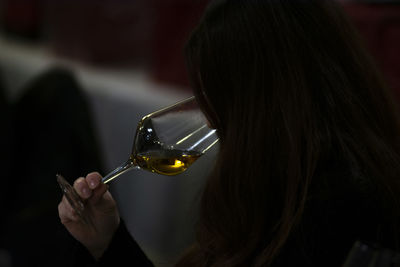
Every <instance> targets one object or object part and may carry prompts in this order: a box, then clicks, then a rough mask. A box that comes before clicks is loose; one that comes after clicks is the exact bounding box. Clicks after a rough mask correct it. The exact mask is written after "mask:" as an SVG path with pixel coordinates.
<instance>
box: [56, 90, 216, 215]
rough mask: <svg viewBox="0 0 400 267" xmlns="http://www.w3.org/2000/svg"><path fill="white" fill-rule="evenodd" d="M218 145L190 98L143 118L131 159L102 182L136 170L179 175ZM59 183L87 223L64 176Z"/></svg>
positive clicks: (69, 200)
mask: <svg viewBox="0 0 400 267" xmlns="http://www.w3.org/2000/svg"><path fill="white" fill-rule="evenodd" d="M217 142H218V136H217V134H216V130H215V129H212V128H210V127H209V123H208V121H207V119H206V118H205V116H204V114H203V113H202V112H201V110H200V108H199V106H198V105H197V103H196V99H195V97H190V98H188V99H185V100H183V101H181V102H178V103H176V104H174V105H172V106H169V107H166V108H163V109H160V110H158V111H156V112H153V113H150V114H148V115H146V116H145V117H143V118H142V119H141V120H140V121H139V123H138V125H137V129H136V134H135V138H134V141H133V147H132V152H131V154H130V156H129V158H128V160H127V161H126V162H125V163H123V164H121V165H120V166H119V167H117V168H116V169H115V170H113V171H111V172H110V173H109V174H107V175H106V176H104V177H103V178H102V182H103V183H108V182H110V181H112V180H113V179H115V178H117V177H118V176H120V175H121V174H123V173H125V172H127V171H130V170H134V169H144V170H147V171H151V172H154V173H158V174H161V175H169V176H171V175H177V174H180V173H182V172H184V171H185V170H186V169H187V168H188V167H189V166H190V165H192V164H193V163H194V162H195V161H196V160H197V159H198V158H199V157H200V156H201V155H203V154H204V153H205V152H206V151H207V150H209V149H210V148H211V147H212V146H213V145H214V144H216V143H217ZM57 181H58V183H59V185H60V187H61V190H62V191H63V193H64V195H65V197H66V198H67V200H68V202H69V203H70V204H71V206H72V208H73V209H74V210H75V211H76V213H77V214H78V215H79V216H80V217H81V218H82V219H83V220H84V221H85V222H88V221H87V219H86V218H85V216H83V210H84V203H83V202H82V200H81V198H80V197H79V195H78V194H77V193H76V191H75V189H74V188H73V187H72V186H71V185H70V184H69V183H68V182H67V181H66V180H65V178H64V177H62V175H59V174H57Z"/></svg>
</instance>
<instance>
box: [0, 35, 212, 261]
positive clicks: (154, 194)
mask: <svg viewBox="0 0 400 267" xmlns="http://www.w3.org/2000/svg"><path fill="white" fill-rule="evenodd" d="M53 65H61V66H66V67H69V68H70V69H71V70H73V71H74V73H75V74H76V78H77V80H78V82H79V83H80V84H81V85H82V86H83V88H84V89H85V91H86V92H87V93H88V95H89V97H90V104H91V107H92V110H93V114H94V118H95V125H96V127H97V132H98V134H99V139H100V141H101V149H102V151H103V154H104V156H105V163H106V167H107V168H108V170H109V171H111V170H112V169H113V168H115V167H117V166H118V165H119V164H121V163H122V162H124V161H125V160H126V159H127V157H128V156H129V153H130V150H131V145H132V141H133V140H132V138H133V134H134V131H135V129H136V123H137V122H138V121H139V119H140V118H141V117H143V115H145V114H147V113H149V112H152V111H154V110H156V109H158V108H160V107H163V106H165V105H170V104H172V103H174V102H176V101H178V100H182V99H184V98H186V97H188V96H190V95H189V94H188V93H187V92H186V93H185V92H184V91H182V90H174V88H166V87H163V86H161V85H159V84H155V83H153V82H152V81H151V80H150V79H149V78H148V76H147V75H146V73H145V72H143V71H140V70H124V71H115V70H105V69H96V68H92V67H89V66H85V65H82V64H78V63H76V62H71V61H68V60H65V59H60V58H57V57H55V56H53V55H52V54H51V53H49V52H48V49H46V48H45V47H32V46H24V45H21V44H19V43H15V42H10V41H6V40H4V39H0V69H1V70H2V72H3V76H4V77H3V78H4V79H5V82H6V86H7V88H8V95H9V97H10V99H14V98H16V97H18V96H19V94H20V93H21V89H22V88H23V85H24V84H26V83H28V82H29V80H30V79H32V78H33V77H35V76H36V75H37V74H39V73H41V72H42V71H44V70H46V69H47V68H49V67H51V66H53ZM216 150H217V148H213V149H211V150H210V151H209V153H208V154H207V155H205V156H203V157H202V158H200V159H199V160H198V161H197V162H196V163H195V164H193V165H192V167H191V168H190V169H189V170H188V171H186V172H185V173H183V174H181V175H179V176H175V177H165V176H160V175H156V174H152V173H149V172H146V171H142V170H140V171H132V172H129V173H127V174H124V175H123V176H121V177H120V178H118V179H117V180H115V181H113V182H112V184H111V191H112V193H113V195H114V197H115V198H116V200H117V202H118V205H119V207H120V211H121V216H122V217H123V218H124V219H125V221H126V223H127V225H128V228H129V230H130V232H131V233H132V235H133V236H134V238H135V239H136V240H137V241H138V243H139V244H140V245H141V246H142V248H143V249H144V250H145V252H146V253H147V254H148V256H149V257H150V258H151V259H152V260H153V261H154V262H155V264H156V265H157V266H170V265H172V263H173V260H174V258H175V257H177V256H178V255H179V253H180V252H181V250H182V249H184V247H185V246H187V245H188V244H189V243H190V241H191V239H192V227H193V223H194V221H195V218H196V210H197V208H196V202H195V201H194V200H195V199H196V197H198V196H199V193H198V192H199V191H200V188H201V186H202V184H203V182H204V179H205V177H206V175H207V174H208V172H209V170H210V169H211V166H212V164H213V162H214V157H215V154H216Z"/></svg>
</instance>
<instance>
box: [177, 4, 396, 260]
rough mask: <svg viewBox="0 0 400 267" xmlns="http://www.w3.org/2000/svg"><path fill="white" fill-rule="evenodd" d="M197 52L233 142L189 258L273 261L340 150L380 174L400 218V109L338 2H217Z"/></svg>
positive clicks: (210, 112)
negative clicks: (326, 162) (321, 171)
mask: <svg viewBox="0 0 400 267" xmlns="http://www.w3.org/2000/svg"><path fill="white" fill-rule="evenodd" d="M186 58H187V65H188V70H189V74H190V76H191V80H192V84H193V88H194V91H195V94H196V96H197V99H198V101H199V102H200V104H202V106H203V107H204V112H205V113H206V115H207V116H208V117H209V118H210V120H211V121H212V123H214V124H215V126H216V127H217V131H218V134H219V136H220V139H221V146H220V152H219V155H218V159H217V164H216V167H215V169H214V171H213V173H212V175H211V176H210V177H209V180H208V182H207V185H206V187H205V189H204V193H203V197H202V204H201V210H200V221H199V225H198V234H197V240H196V244H195V245H194V246H193V247H192V248H191V249H190V250H189V252H188V253H187V254H186V255H185V256H184V257H183V259H182V260H181V262H180V264H178V265H182V266H243V265H244V266H249V265H254V266H261V265H262V266H268V265H270V264H271V263H272V262H273V260H274V259H275V258H276V257H277V255H278V254H279V252H280V250H281V248H282V247H283V246H284V244H285V242H286V241H287V239H288V237H289V236H290V234H291V232H292V231H293V229H294V228H295V227H296V225H297V224H298V223H299V222H300V221H301V218H302V214H303V210H304V206H305V202H306V199H307V192H308V190H309V188H310V185H311V183H312V182H314V179H316V177H315V171H316V169H317V168H318V167H319V164H320V162H321V161H322V160H323V159H329V158H330V157H331V156H334V157H335V158H341V159H343V160H344V162H346V163H348V164H349V165H352V166H353V167H356V168H357V169H359V170H361V171H362V173H363V174H364V175H365V176H367V177H371V179H374V183H376V184H377V186H378V187H379V188H380V189H379V190H380V191H379V192H382V199H384V201H385V203H387V204H388V205H387V207H388V211H389V213H391V216H392V218H393V220H394V221H396V220H397V219H398V217H399V212H400V205H399V197H400V186H399V178H400V160H399V151H400V150H399V145H400V142H399V133H400V130H399V125H400V124H399V119H398V117H397V110H396V108H395V104H394V103H393V99H392V97H391V95H390V92H389V91H388V90H387V88H386V87H385V86H384V84H383V82H382V80H381V78H380V76H379V74H378V71H377V70H376V69H375V67H374V64H373V62H372V60H371V59H370V57H369V56H368V54H367V52H366V51H365V49H364V48H363V46H362V44H361V42H360V41H359V38H358V36H357V34H356V32H355V30H354V29H353V27H352V26H351V24H350V23H349V21H348V20H347V19H346V17H345V16H344V14H343V12H342V11H341V9H340V8H339V7H338V6H337V4H335V3H334V1H332V0H308V1H306V0H297V1H296V0H217V1H214V2H212V3H211V5H210V6H209V8H208V9H207V10H206V12H205V15H204V17H203V19H202V21H201V22H200V24H199V25H198V27H197V28H196V29H195V30H194V32H193V33H192V35H191V37H190V39H189V41H188V43H187V47H186ZM333 151H334V152H333ZM332 153H335V155H332Z"/></svg>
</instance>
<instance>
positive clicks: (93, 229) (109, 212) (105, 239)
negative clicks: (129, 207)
mask: <svg viewBox="0 0 400 267" xmlns="http://www.w3.org/2000/svg"><path fill="white" fill-rule="evenodd" d="M74 188H75V190H76V192H77V193H78V194H79V196H80V197H81V198H82V200H83V201H84V203H85V208H84V210H83V214H84V216H86V218H88V221H89V222H90V223H85V222H84V221H82V219H81V218H80V217H79V216H78V214H77V213H76V212H75V211H74V210H73V209H72V207H71V205H70V204H69V202H68V200H67V199H66V198H65V196H63V198H62V200H61V202H60V204H59V205H58V213H59V216H60V219H61V222H62V224H64V226H65V227H66V228H67V230H68V231H69V232H70V233H71V235H72V236H73V237H74V238H75V239H76V240H78V241H79V242H81V243H82V244H83V245H84V246H85V247H86V248H87V249H88V250H89V251H90V253H91V254H92V256H93V257H94V258H95V259H99V258H100V257H101V255H103V253H104V251H105V250H106V249H107V247H108V245H109V243H110V242H111V239H112V237H113V235H114V233H115V231H116V230H117V228H118V225H119V222H120V217H119V213H118V209H117V205H116V203H115V201H114V199H113V198H112V196H111V194H110V192H109V191H108V190H107V189H108V186H107V185H105V184H104V183H102V182H101V176H100V174H98V173H90V174H88V175H87V176H86V178H83V177H81V178H78V179H77V180H75V182H74Z"/></svg>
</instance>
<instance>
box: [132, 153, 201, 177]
mask: <svg viewBox="0 0 400 267" xmlns="http://www.w3.org/2000/svg"><path fill="white" fill-rule="evenodd" d="M201 155H202V153H201V152H197V151H182V150H158V151H152V152H146V153H143V154H138V155H133V154H132V155H131V160H133V161H134V163H135V164H137V165H138V166H139V167H140V168H142V169H145V170H148V171H151V172H155V173H158V174H163V175H169V176H172V175H177V174H180V173H182V172H184V171H185V170H186V169H187V168H189V166H190V165H192V164H193V163H194V162H195V161H196V160H197V159H198V158H199V157H200V156H201Z"/></svg>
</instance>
